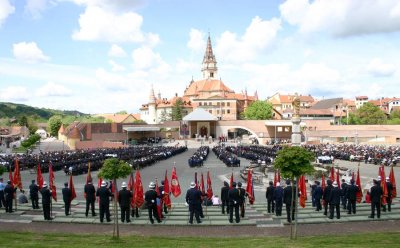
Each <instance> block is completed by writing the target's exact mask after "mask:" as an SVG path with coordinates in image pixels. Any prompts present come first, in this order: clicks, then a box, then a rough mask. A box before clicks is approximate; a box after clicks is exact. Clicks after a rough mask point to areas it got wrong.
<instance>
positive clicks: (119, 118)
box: [96, 114, 140, 123]
mask: <svg viewBox="0 0 400 248" xmlns="http://www.w3.org/2000/svg"><path fill="white" fill-rule="evenodd" d="M96 116H99V117H104V121H105V122H110V123H133V122H135V121H137V120H140V114H98V115H96Z"/></svg>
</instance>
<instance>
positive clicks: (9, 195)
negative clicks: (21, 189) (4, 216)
mask: <svg viewBox="0 0 400 248" xmlns="http://www.w3.org/2000/svg"><path fill="white" fill-rule="evenodd" d="M16 191H17V188H14V187H13V186H12V185H11V181H10V180H8V181H7V185H6V187H5V188H4V198H5V199H6V213H12V212H13V209H12V208H13V200H14V193H15V192H16Z"/></svg>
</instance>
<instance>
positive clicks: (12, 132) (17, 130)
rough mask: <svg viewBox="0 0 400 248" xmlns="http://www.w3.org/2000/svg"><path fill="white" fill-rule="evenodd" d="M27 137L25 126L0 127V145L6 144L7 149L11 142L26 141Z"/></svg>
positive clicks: (27, 131) (27, 132)
mask: <svg viewBox="0 0 400 248" xmlns="http://www.w3.org/2000/svg"><path fill="white" fill-rule="evenodd" d="M28 136H29V129H28V128H27V127H25V126H12V127H0V144H6V146H7V148H9V147H10V143H11V142H14V141H17V140H21V139H26V138H28Z"/></svg>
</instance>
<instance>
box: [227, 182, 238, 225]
mask: <svg viewBox="0 0 400 248" xmlns="http://www.w3.org/2000/svg"><path fill="white" fill-rule="evenodd" d="M228 199H229V222H230V223H233V209H235V221H236V223H239V222H240V216H239V203H240V195H239V190H238V189H237V188H236V182H232V189H230V190H229V192H228Z"/></svg>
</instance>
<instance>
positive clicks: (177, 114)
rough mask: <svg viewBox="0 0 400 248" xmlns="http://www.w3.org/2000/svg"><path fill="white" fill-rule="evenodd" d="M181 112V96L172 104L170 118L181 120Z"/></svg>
mask: <svg viewBox="0 0 400 248" xmlns="http://www.w3.org/2000/svg"><path fill="white" fill-rule="evenodd" d="M182 112H183V101H182V98H178V99H176V101H175V103H174V105H173V106H172V112H171V120H173V121H181V120H182V117H183V116H182Z"/></svg>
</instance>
